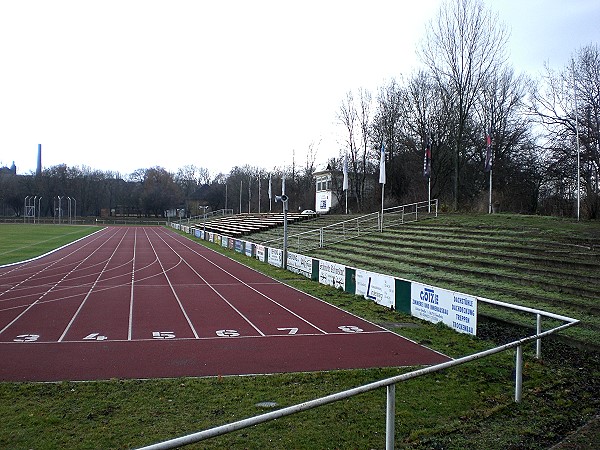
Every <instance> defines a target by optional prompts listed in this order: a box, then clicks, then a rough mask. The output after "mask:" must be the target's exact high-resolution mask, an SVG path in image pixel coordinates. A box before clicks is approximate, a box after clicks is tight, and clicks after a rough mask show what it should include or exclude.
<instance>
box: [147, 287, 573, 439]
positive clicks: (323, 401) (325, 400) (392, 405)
mask: <svg viewBox="0 0 600 450" xmlns="http://www.w3.org/2000/svg"><path fill="white" fill-rule="evenodd" d="M478 300H479V301H482V302H484V303H489V304H493V305H496V306H500V307H505V308H510V309H514V310H517V311H521V312H526V313H531V314H535V315H536V323H537V330H536V333H535V334H534V335H531V336H528V337H525V338H522V339H519V340H516V341H513V342H509V343H508V344H504V345H501V346H498V347H495V348H492V349H489V350H485V351H482V352H479V353H474V354H472V355H468V356H464V357H462V358H458V359H455V360H452V361H448V362H445V363H442V364H437V365H435V366H430V367H425V368H423V369H419V370H415V371H412V372H408V373H405V374H402V375H397V376H395V377H391V378H386V379H384V380H380V381H376V382H373V383H369V384H365V385H363V386H358V387H356V388H353V389H348V390H346V391H342V392H338V393H336V394H331V395H327V396H325V397H321V398H318V399H315V400H311V401H308V402H304V403H299V404H297V405H293V406H288V407H286V408H281V409H279V410H277V411H272V412H269V413H266V414H261V415H258V416H254V417H250V418H247V419H243V420H239V421H237V422H232V423H229V424H226V425H221V426H219V427H215V428H211V429H209V430H204V431H200V432H197V433H192V434H189V435H186V436H182V437H179V438H175V439H171V440H168V441H164V442H160V443H157V444H153V445H149V446H146V447H142V448H141V449H140V450H165V449H173V448H177V447H181V446H184V445H189V444H193V443H195V442H200V441H203V440H206V439H210V438H213V437H217V436H221V435H223V434H227V433H231V432H233V431H237V430H241V429H243V428H248V427H251V426H254V425H258V424H261V423H265V422H269V421H272V420H275V419H279V418H281V417H285V416H290V415H292V414H297V413H299V412H302V411H307V410H309V409H314V408H318V407H320V406H324V405H328V404H330V403H334V402H338V401H340V400H344V399H347V398H350V397H353V396H355V395H359V394H363V393H365V392H369V391H373V390H375V389H380V388H383V387H385V388H386V389H387V398H386V427H385V430H386V449H387V450H392V449H393V448H394V443H395V417H396V383H401V382H403V381H407V380H410V379H412V378H417V377H420V376H423V375H427V374H431V373H435V372H439V371H441V370H444V369H448V368H451V367H455V366H458V365H461V364H465V363H469V362H471V361H476V360H478V359H482V358H486V357H488V356H491V355H494V354H497V353H501V352H504V351H507V350H510V349H513V348H516V350H517V351H516V359H515V396H514V399H515V402H520V401H521V398H522V391H523V345H524V344H526V343H528V342H533V341H536V343H537V345H536V356H537V357H538V358H539V357H540V355H541V339H542V338H543V337H546V336H549V335H551V334H553V333H556V332H558V331H560V330H563V329H565V328H568V327H570V326H573V325H575V324H577V323H579V321H578V320H576V319H572V318H570V317H566V316H560V315H558V314H553V313H549V312H546V311H541V310H536V309H532V308H527V307H522V306H518V305H512V304H510V303H504V302H499V301H496V300H490V299H485V298H480V297H478ZM542 317H547V318H551V319H555V320H560V321H562V322H565V323H563V324H562V325H559V326H557V327H555V328H552V329H550V330H547V331H541V319H542Z"/></svg>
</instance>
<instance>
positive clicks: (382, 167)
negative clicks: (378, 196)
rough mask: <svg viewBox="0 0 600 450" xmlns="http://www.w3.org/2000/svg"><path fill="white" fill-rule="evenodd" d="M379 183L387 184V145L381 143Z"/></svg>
mask: <svg viewBox="0 0 600 450" xmlns="http://www.w3.org/2000/svg"><path fill="white" fill-rule="evenodd" d="M379 183H380V184H385V145H383V142H382V143H381V158H380V160H379Z"/></svg>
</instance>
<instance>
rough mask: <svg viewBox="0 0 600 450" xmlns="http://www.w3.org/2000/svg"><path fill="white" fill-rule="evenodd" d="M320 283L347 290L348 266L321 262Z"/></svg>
mask: <svg viewBox="0 0 600 450" xmlns="http://www.w3.org/2000/svg"><path fill="white" fill-rule="evenodd" d="M319 283H321V284H327V285H329V286H333V287H334V288H338V289H339V288H340V287H341V288H342V289H344V290H345V289H346V266H343V265H341V264H336V263H332V262H329V261H319Z"/></svg>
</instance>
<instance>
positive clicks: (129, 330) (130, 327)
mask: <svg viewBox="0 0 600 450" xmlns="http://www.w3.org/2000/svg"><path fill="white" fill-rule="evenodd" d="M133 233H134V234H133V258H132V259H133V263H132V265H131V291H130V295H129V322H128V326H127V340H128V341H131V337H132V335H133V286H134V285H135V247H136V245H137V228H134V231H133Z"/></svg>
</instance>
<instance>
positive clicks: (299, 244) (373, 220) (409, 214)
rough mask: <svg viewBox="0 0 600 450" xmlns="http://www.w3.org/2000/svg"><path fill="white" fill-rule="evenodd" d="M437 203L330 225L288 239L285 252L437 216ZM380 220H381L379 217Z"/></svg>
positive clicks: (412, 205)
mask: <svg viewBox="0 0 600 450" xmlns="http://www.w3.org/2000/svg"><path fill="white" fill-rule="evenodd" d="M437 214H438V201H437V199H435V200H431V201H422V202H417V203H410V204H407V205H401V206H394V207H392V208H387V209H384V210H383V215H381V212H375V213H371V214H366V215H364V216H360V217H355V218H353V219H348V220H344V221H342V222H337V223H333V224H331V225H327V226H324V227H321V228H317V229H314V230H310V231H304V232H302V233H298V234H294V235H292V236H288V242H287V244H288V250H290V251H294V252H298V253H302V252H307V251H310V250H313V249H315V248H323V247H325V246H327V245H332V244H335V243H338V242H342V241H345V240H348V239H354V238H357V237H359V236H364V235H365V234H369V233H373V232H376V231H381V230H382V229H383V228H389V227H393V226H398V225H401V224H404V223H408V222H414V221H417V220H420V219H425V218H427V217H437ZM381 217H383V220H381V219H380V218H381ZM263 244H264V245H269V244H270V245H275V246H279V247H280V248H282V247H283V238H277V239H272V240H270V241H266V242H263Z"/></svg>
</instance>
